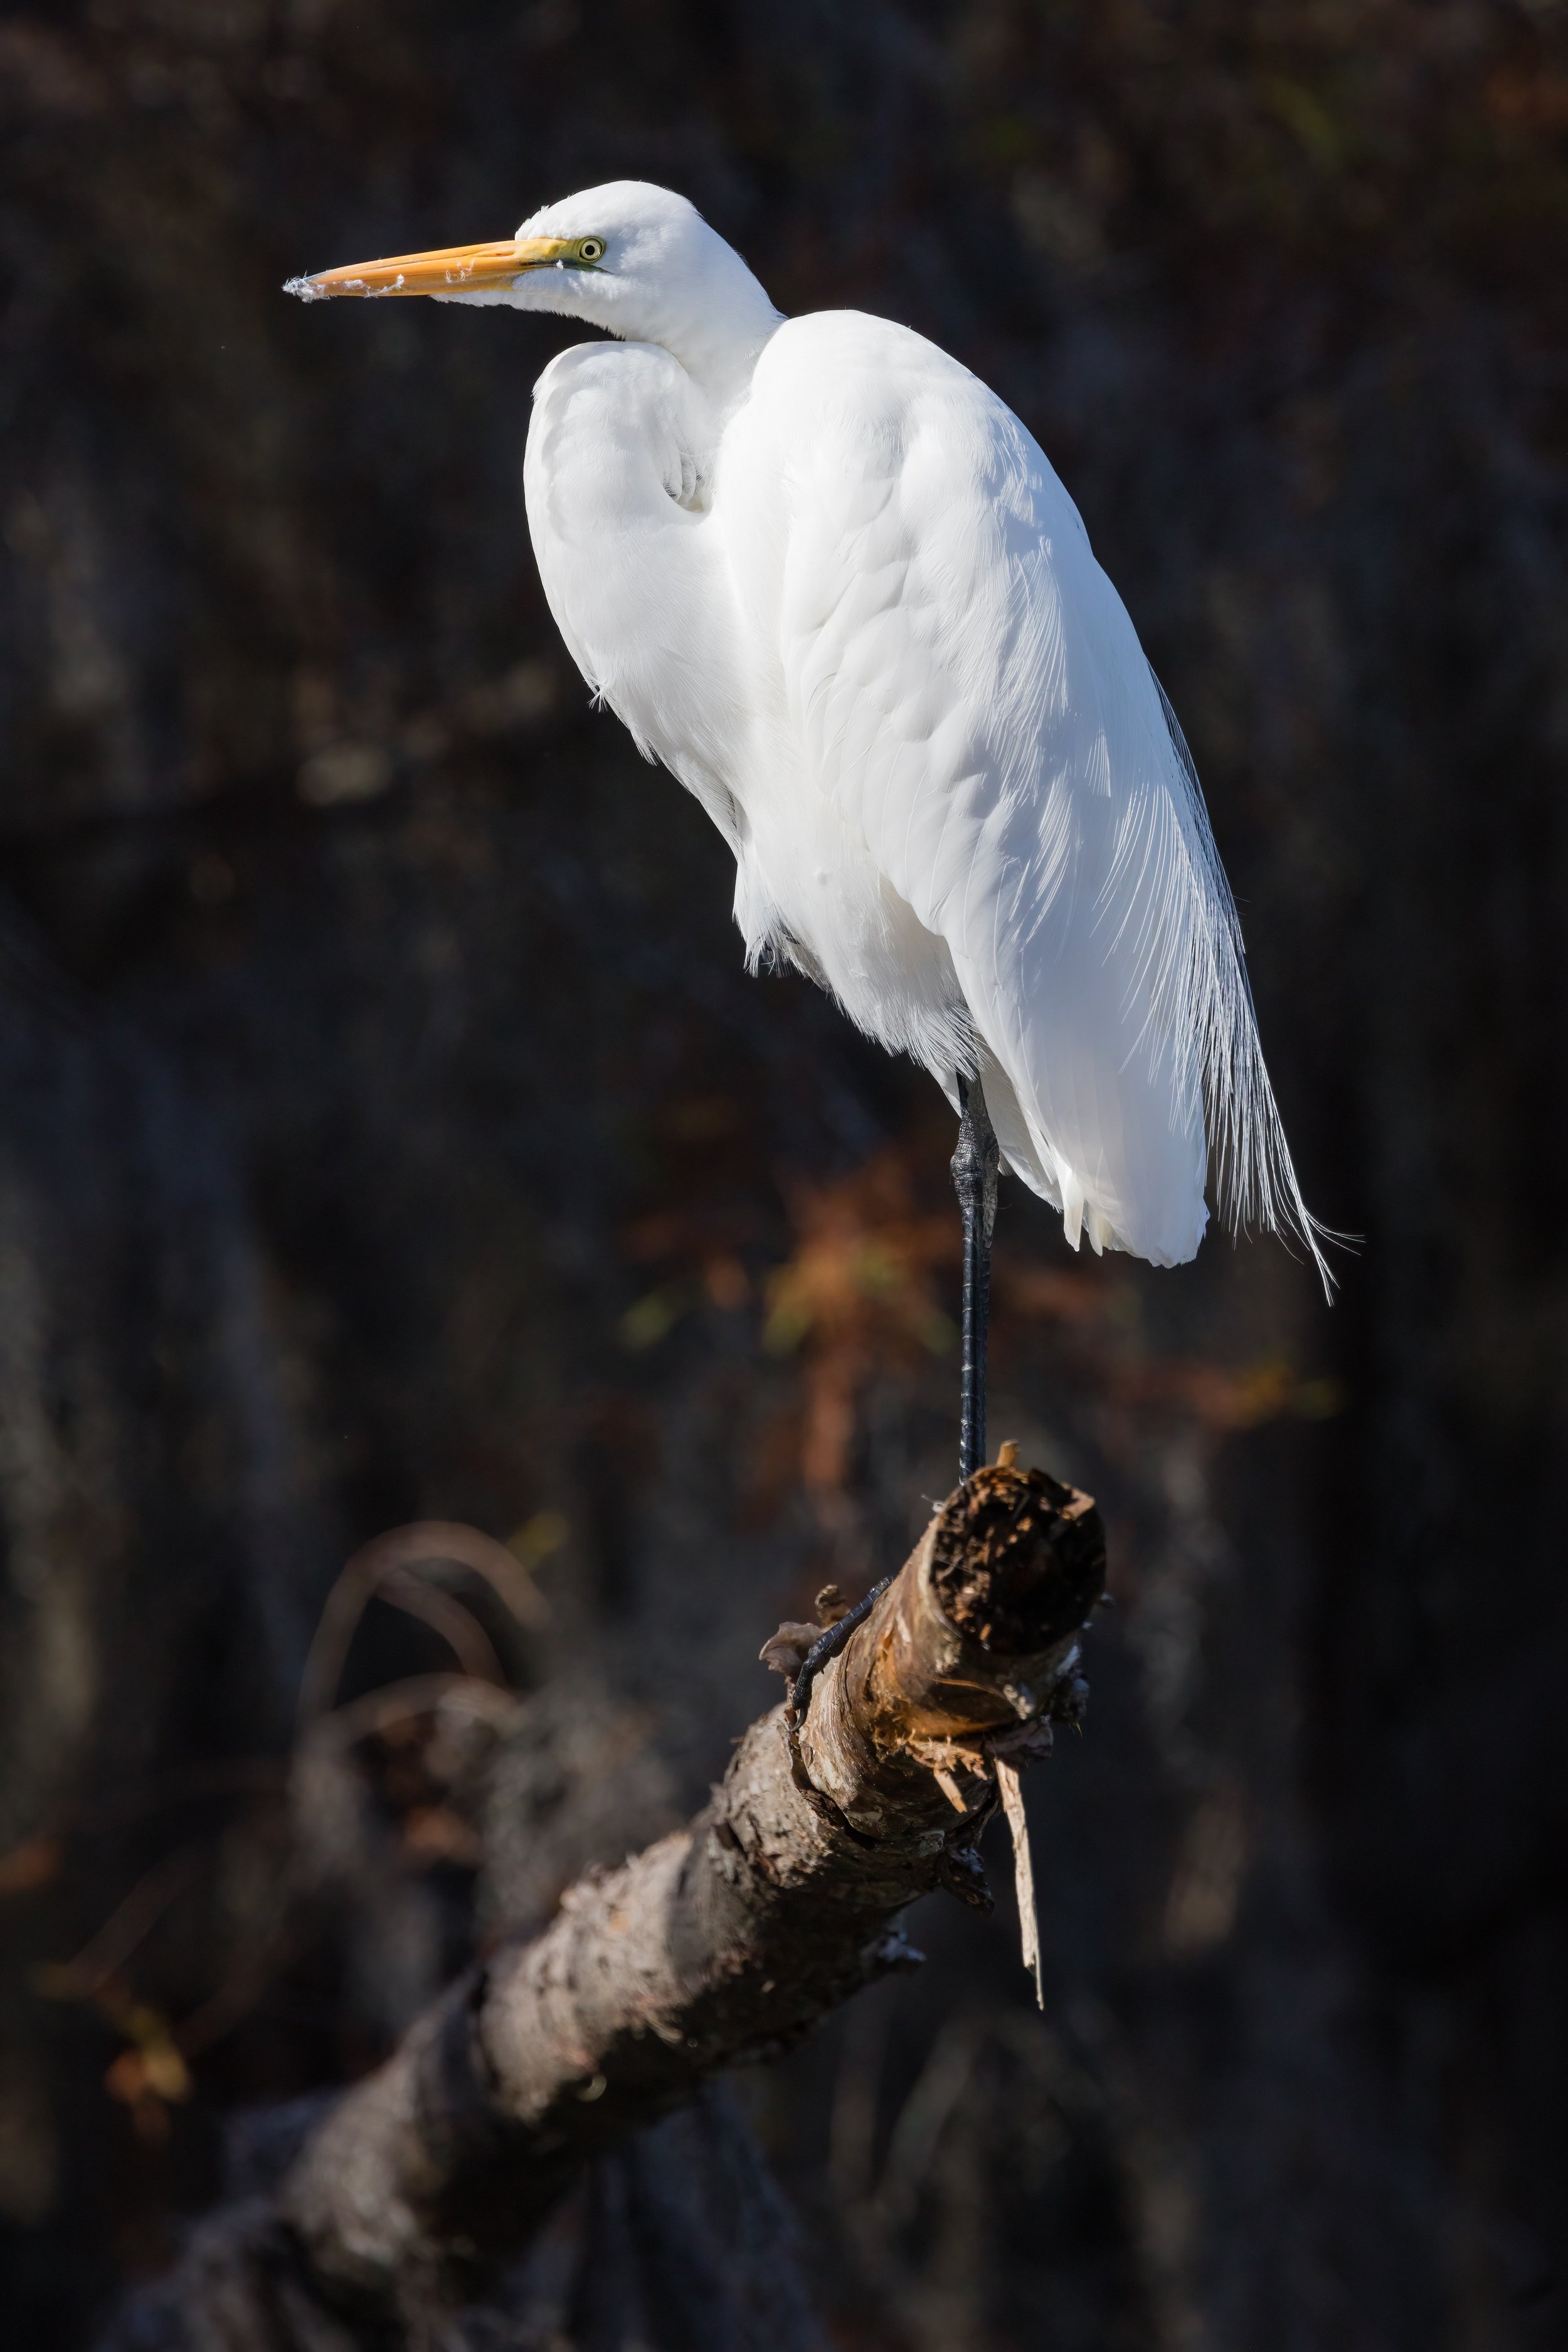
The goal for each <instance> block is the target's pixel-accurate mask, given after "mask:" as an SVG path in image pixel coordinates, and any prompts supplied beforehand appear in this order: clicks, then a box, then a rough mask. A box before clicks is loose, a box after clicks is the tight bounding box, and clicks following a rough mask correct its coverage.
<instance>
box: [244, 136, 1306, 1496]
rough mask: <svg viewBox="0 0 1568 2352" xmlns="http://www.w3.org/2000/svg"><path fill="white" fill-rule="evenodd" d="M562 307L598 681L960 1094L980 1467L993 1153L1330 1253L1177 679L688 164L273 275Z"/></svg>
mask: <svg viewBox="0 0 1568 2352" xmlns="http://www.w3.org/2000/svg"><path fill="white" fill-rule="evenodd" d="M289 290H290V291H292V292H294V293H296V294H300V295H301V296H303V297H304V298H305V299H307V300H316V299H321V298H322V297H324V296H328V295H362V296H373V297H374V296H380V297H385V296H401V295H415V294H421V295H433V296H435V298H436V299H437V300H438V301H448V302H468V303H495V304H504V305H505V306H507V307H508V308H510V309H512V310H553V311H564V312H566V313H567V314H568V315H569V316H571V317H573V318H577V319H584V320H590V321H592V323H593V324H594V325H595V326H597V327H603V328H606V329H608V331H609V332H610V334H611V335H612V336H614V337H616V338H618V339H619V340H618V341H615V342H611V343H607V344H606V343H602V342H601V343H588V344H583V345H579V346H577V347H576V348H574V349H573V350H571V351H566V352H562V353H561V354H560V356H559V357H558V358H556V359H554V360H552V362H551V363H550V365H549V367H547V368H546V369H545V371H544V373H543V375H542V377H541V378H540V380H539V383H538V384H537V385H536V386H535V388H534V407H533V416H532V421H531V425H530V428H529V435H528V450H527V456H526V458H525V460H524V465H523V485H524V492H525V497H526V502H527V509H528V520H529V527H530V530H531V532H532V537H533V545H534V551H535V553H536V554H537V556H538V559H539V568H540V572H541V575H542V579H543V583H544V591H545V594H546V595H547V596H548V598H549V600H550V607H551V611H552V613H553V614H554V616H555V620H556V623H557V625H558V626H559V628H560V630H561V634H562V635H563V637H564V639H565V640H566V644H567V646H568V647H569V648H570V650H571V653H572V656H573V658H574V660H575V662H576V664H577V667H579V669H580V670H581V671H582V673H583V675H584V677H585V678H586V680H587V682H588V684H589V686H590V688H592V689H593V692H594V696H595V699H596V700H597V701H599V702H601V703H608V705H609V706H610V708H611V709H613V710H614V711H616V713H617V714H618V716H619V717H620V718H621V719H623V720H624V721H625V722H626V726H627V727H628V728H629V729H630V730H631V732H632V735H633V737H634V738H635V740H636V741H637V745H638V747H639V749H640V750H641V751H643V753H644V754H645V756H646V757H647V758H648V759H650V760H658V761H663V763H664V764H665V766H666V767H668V768H669V769H670V770H672V772H674V774H675V775H676V776H677V777H679V781H680V782H682V783H683V784H684V785H686V787H687V788H688V790H689V791H690V792H691V793H694V794H695V795H696V797H697V799H698V800H700V802H701V803H702V805H703V807H704V808H705V809H706V810H707V812H708V814H709V815H710V817H711V818H712V819H713V822H714V824H716V825H717V826H718V827H719V830H720V832H721V834H722V835H724V838H725V840H726V841H727V842H728V843H729V845H730V847H731V850H732V851H733V853H734V857H735V866H736V882H735V919H736V921H737V923H738V924H739V926H740V929H741V933H742V938H743V939H744V940H745V945H746V955H747V959H748V961H749V962H750V963H751V965H752V967H753V968H754V967H756V966H757V965H759V964H761V963H762V962H763V961H764V960H765V959H768V958H770V957H771V958H775V959H777V960H779V961H783V962H785V963H791V964H795V965H796V966H798V967H799V969H800V970H801V971H805V972H807V973H809V975H810V976H811V978H812V979H813V980H816V981H817V982H820V983H821V985H822V986H823V987H824V988H825V989H826V990H827V991H828V992H830V994H832V995H833V996H835V997H837V1000H838V1003H840V1004H841V1005H842V1006H843V1008H844V1010H845V1011H846V1012H847V1013H848V1015H849V1017H850V1019H851V1020H853V1021H855V1022H857V1023H858V1024H859V1026H860V1027H861V1028H862V1029H864V1030H865V1031H867V1032H868V1034H869V1035H871V1036H873V1037H875V1038H878V1039H879V1041H880V1042H881V1043H882V1045H885V1046H887V1047H888V1048H889V1051H891V1052H895V1053H898V1052H902V1053H908V1054H910V1055H913V1056H914V1058H915V1059H916V1060H917V1061H918V1062H921V1063H923V1064H924V1065H925V1066H926V1068H927V1069H929V1070H930V1071H931V1074H932V1076H934V1077H935V1078H936V1080H937V1082H938V1084H939V1085H940V1086H941V1087H942V1088H943V1089H944V1091H945V1092H946V1093H947V1095H948V1097H949V1099H950V1100H951V1101H952V1103H953V1105H954V1107H955V1108H957V1109H958V1110H959V1112H960V1128H959V1146H958V1150H957V1153H956V1155H955V1157H954V1160H953V1173H954V1178H955V1181H956V1183H957V1188H958V1193H959V1200H960V1204H961V1207H962V1211H963V1227H964V1370H963V1430H962V1439H961V1446H960V1455H961V1472H962V1475H964V1476H967V1475H969V1473H970V1472H971V1471H972V1470H973V1469H974V1468H975V1466H976V1465H978V1463H980V1462H981V1461H983V1460H984V1449H985V1428H984V1351H985V1321H986V1307H987V1296H988V1283H989V1256H990V1245H991V1227H992V1220H993V1217H994V1207H995V1185H996V1168H997V1161H998V1150H999V1152H1000V1158H1001V1160H1003V1162H1005V1165H1006V1166H1007V1167H1009V1168H1011V1169H1013V1170H1014V1171H1016V1173H1017V1174H1018V1175H1019V1176H1020V1177H1021V1178H1022V1179H1023V1181H1024V1182H1025V1183H1026V1184H1027V1185H1028V1186H1029V1187H1030V1188H1031V1190H1032V1191H1034V1192H1038V1193H1040V1194H1042V1195H1043V1197H1044V1198H1045V1199H1046V1200H1047V1201H1049V1202H1051V1203H1052V1204H1053V1206H1054V1207H1056V1208H1058V1209H1059V1210H1060V1212H1061V1216H1062V1224H1063V1229H1064V1231H1065V1233H1066V1235H1067V1238H1068V1242H1069V1243H1070V1244H1072V1246H1073V1247H1074V1248H1075V1249H1076V1248H1077V1247H1078V1245H1079V1236H1080V1234H1085V1233H1087V1234H1088V1235H1089V1243H1090V1244H1091V1246H1092V1247H1093V1248H1094V1249H1095V1250H1097V1251H1099V1250H1103V1249H1121V1250H1128V1251H1131V1253H1132V1254H1133V1255H1135V1256H1138V1257H1143V1258H1147V1259H1149V1260H1151V1261H1152V1263H1153V1264H1154V1265H1180V1264H1182V1263H1184V1261H1185V1260H1187V1259H1189V1258H1191V1257H1192V1256H1193V1255H1194V1252H1195V1251H1196V1249H1197V1246H1198V1244H1199V1242H1200V1240H1201V1239H1202V1237H1203V1234H1204V1229H1205V1224H1206V1223H1207V1219H1208V1212H1207V1210H1206V1208H1205V1202H1204V1183H1205V1170H1206V1167H1207V1165H1208V1161H1209V1158H1210V1154H1211V1152H1212V1155H1213V1160H1214V1165H1215V1190H1216V1194H1217V1197H1218V1201H1219V1203H1220V1206H1221V1207H1222V1209H1223V1210H1224V1211H1225V1212H1226V1214H1227V1215H1228V1217H1229V1219H1230V1221H1231V1223H1233V1224H1235V1225H1240V1224H1243V1223H1252V1222H1257V1223H1261V1224H1263V1225H1264V1226H1266V1227H1268V1228H1269V1229H1270V1230H1272V1231H1276V1232H1278V1231H1280V1230H1282V1229H1289V1230H1290V1231H1293V1232H1294V1233H1295V1234H1297V1235H1299V1236H1300V1239H1301V1240H1302V1241H1303V1242H1304V1243H1305V1244H1306V1246H1307V1248H1308V1250H1309V1251H1310V1254H1311V1255H1312V1257H1313V1259H1314V1261H1315V1262H1316V1264H1317V1265H1318V1268H1319V1270H1320V1272H1321V1274H1322V1275H1323V1277H1324V1280H1325V1282H1326V1281H1327V1278H1328V1277H1327V1269H1326V1267H1325V1266H1324V1264H1323V1259H1322V1255H1321V1249H1320V1247H1319V1238H1318V1236H1319V1229H1318V1228H1317V1226H1316V1225H1315V1223H1314V1222H1313V1220H1312V1219H1311V1218H1310V1216H1309V1215H1308V1213H1307V1211H1306V1208H1305V1206H1304V1205H1303V1202H1302V1200H1301V1195H1300V1188H1299V1187H1298V1184H1297V1181H1296V1177H1295V1172H1294V1171H1293V1169H1292V1167H1291V1164H1290V1156H1289V1150H1288V1149H1287V1147H1286V1142H1285V1137H1284V1132H1283V1129H1282V1128H1281V1126H1280V1122H1279V1111H1278V1110H1277V1108H1276V1107H1275V1102H1274V1096H1273V1092H1272V1089H1271V1088H1270V1086H1269V1083H1268V1074H1267V1072H1266V1070H1265V1068H1264V1065H1263V1056H1262V1053H1261V1050H1260V1048H1259V1045H1258V1033H1257V1029H1256V1026H1255V1024H1254V1019H1253V1011H1252V1001H1251V995H1250V992H1249V990H1248V987H1247V977H1246V972H1245V969H1244V966H1243V961H1242V950H1241V936H1240V930H1239V927H1238V925H1237V916H1236V909H1235V906H1234V903H1233V901H1232V898H1231V895H1230V890H1229V887H1228V885H1227V884H1226V878H1225V874H1224V871H1223V869H1222V867H1221V866H1220V862H1219V857H1218V854H1217V852H1216V851H1215V844H1214V837H1213V835H1212V834H1211V832H1210V830H1209V824H1208V818H1207V814H1206V813H1205V808H1204V803H1203V797H1202V794H1201V793H1200V791H1199V789H1198V782H1197V777H1196V774H1195V772H1194V768H1193V763H1192V761H1191V759H1190V757H1189V756H1188V753H1187V749H1186V745H1185V743H1184V740H1183V737H1182V733H1181V730H1180V728H1179V726H1178V725H1177V723H1176V719H1175V715H1174V713H1173V710H1172V709H1171V706H1170V704H1169V703H1168V702H1167V700H1166V699H1165V696H1164V694H1163V690H1162V688H1161V687H1160V685H1159V683H1158V681H1157V680H1156V678H1155V677H1154V675H1153V672H1152V670H1151V668H1150V667H1149V664H1148V662H1147V661H1146V660H1145V658H1144V656H1143V653H1142V649H1141V647H1140V646H1139V643H1138V639H1137V636H1136V635H1135V633H1134V631H1133V627H1132V624H1131V620H1130V619H1129V618H1128V615H1127V612H1126V609H1125V607H1124V606H1123V604H1122V603H1121V598H1120V597H1119V596H1118V595H1117V593H1116V591H1115V589H1114V588H1113V587H1112V586H1111V584H1110V581H1109V580H1108V579H1107V577H1106V575H1105V573H1104V572H1102V571H1101V570H1100V566H1099V564H1098V563H1097V562H1095V560H1094V557H1093V554H1092V553H1091V552H1090V550H1089V539H1088V535H1087V533H1086V532H1085V530H1084V527H1083V523H1082V521H1081V520H1080V519H1079V513H1078V509H1077V508H1076V507H1075V506H1074V505H1073V502H1072V500H1071V499H1069V498H1068V494H1067V492H1066V490H1065V489H1064V488H1062V485H1061V483H1060V482H1059V481H1058V478H1057V477H1056V475H1055V474H1054V473H1053V472H1052V470H1051V467H1050V465H1049V463H1048V462H1047V458H1046V457H1045V455H1044V453H1043V451H1042V450H1041V449H1040V448H1039V447H1038V446H1037V444H1036V442H1035V441H1034V440H1033V439H1032V438H1031V436H1030V435H1029V434H1028V433H1027V432H1026V430H1025V428H1024V426H1023V425H1021V424H1020V423H1019V421H1018V419H1017V418H1016V416H1015V415H1013V414H1012V412H1011V411H1010V410H1009V409H1008V408H1006V407H1005V405H1004V404H1003V403H1002V402H1001V401H1000V400H999V399H997V397H996V395H995V394H994V393H993V392H990V391H989V390H987V388H986V386H985V385H984V383H980V382H979V380H978V379H977V378H976V377H974V376H973V375H971V374H970V373H969V371H968V370H967V369H966V368H963V367H961V366H960V365H959V364H958V362H956V361H955V360H952V359H950V358H948V356H947V355H946V353H945V352H941V351H939V350H938V349H937V348H936V347H935V345H933V344H931V343H929V342H927V341H924V340H923V338H922V337H921V336H920V335H917V334H914V333H912V332H911V331H910V330H909V329H908V328H907V327H900V326H895V325H893V324H892V323H891V322H890V321H889V320H886V319H876V318H868V317H866V316H865V315H863V314H862V313H860V312H858V311H854V310H828V311H820V312H817V313H816V314H815V315H812V316H807V317H805V318H798V319H785V318H784V317H783V316H782V315H781V314H780V313H779V312H778V311H777V310H774V308H773V304H772V302H771V301H770V300H769V299H768V297H767V295H766V294H765V293H764V292H763V288H762V287H761V285H760V284H759V283H758V281H757V279H756V278H754V277H753V276H752V272H751V271H750V270H749V269H748V268H747V267H746V265H745V263H744V262H743V261H742V259H741V257H740V256H739V255H738V254H736V253H735V252H733V251H732V250H731V247H729V246H728V245H726V244H725V243H724V241H723V239H722V238H721V237H720V236H718V235H717V234H716V233H715V232H714V231H713V230H712V229H711V228H710V227H709V226H708V225H707V224H706V222H705V221H704V220H703V219H702V218H701V216H700V214H699V213H698V212H697V211H696V209H695V208H694V206H693V205H690V204H689V203H688V201H687V200H686V198H685V197H683V196H679V195H675V194H671V193H670V192H669V191H668V189H665V188H658V187H652V186H648V185H647V184H644V183H642V182H640V181H635V180H620V181H616V182H613V183H612V184H609V185H608V186H605V187H600V188H590V189H588V190H586V191H585V192H584V194H580V195H575V196H569V197H567V198H565V199H564V201H563V202H562V203H559V204H553V205H546V206H545V207H544V208H543V210H542V211H541V212H537V213H535V214H534V215H532V217H531V219H529V220H526V221H524V223H523V224H522V226H521V228H520V229H519V230H518V232H517V235H516V236H514V237H503V238H502V239H501V240H500V242H499V243H496V244H490V245H473V246H456V247H447V248H445V249H443V250H440V251H437V252H432V253H419V254H412V255H401V256H398V257H395V258H393V259H390V260H384V261H375V262H366V263H359V264H356V265H354V266H353V267H351V268H342V269H330V270H325V271H322V272H321V274H320V275H319V276H317V277H312V278H293V279H291V280H290V281H289Z"/></svg>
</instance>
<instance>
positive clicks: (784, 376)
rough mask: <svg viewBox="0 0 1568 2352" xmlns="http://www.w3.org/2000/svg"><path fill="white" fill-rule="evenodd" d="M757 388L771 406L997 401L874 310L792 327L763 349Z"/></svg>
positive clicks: (834, 314)
mask: <svg viewBox="0 0 1568 2352" xmlns="http://www.w3.org/2000/svg"><path fill="white" fill-rule="evenodd" d="M829 390H832V391H836V392H837V394H839V395H840V396H843V395H845V394H847V395H848V396H849V397H850V398H851V399H852V400H854V401H856V402H857V403H858V402H862V401H869V402H871V403H872V404H878V405H883V404H897V403H899V402H900V401H903V400H907V399H909V398H910V396H911V395H918V394H921V393H926V394H930V393H931V392H933V391H934V392H939V393H945V394H947V395H948V396H949V397H956V398H958V399H960V400H963V399H966V398H967V399H971V400H973V401H975V402H976V404H979V405H986V404H992V403H994V401H995V395H994V394H993V393H991V392H990V391H988V389H987V387H986V386H985V385H984V383H982V382H981V380H980V378H979V377H978V376H977V375H974V374H973V373H971V371H970V370H969V369H968V368H966V367H964V366H963V364H962V363H961V362H959V361H957V360H955V359H953V358H952V356H951V354H950V353H948V352H944V351H943V350H942V347H941V345H940V344H938V343H933V342H931V341H928V339H927V338H926V337H925V336H924V335H921V334H917V333H916V331H915V330H914V329H913V328H912V327H904V326H900V324H899V323H898V321H897V320H893V319H881V318H878V317H877V316H875V314H874V313H872V312H870V311H867V310H808V311H806V312H805V313H804V315H802V316H801V317H799V318H795V319H786V320H784V324H783V325H782V326H781V327H780V328H779V329H778V331H776V333H774V334H773V336H772V337H771V338H770V340H769V341H768V342H767V343H766V344H765V345H764V346H763V351H762V353H761V355H760V357H759V359H758V361H757V365H756V370H755V373H754V374H753V376H752V393H753V396H760V397H762V398H764V399H766V398H772V397H778V396H787V395H788V394H796V393H800V392H802V391H805V392H807V393H811V392H814V391H816V392H827V391H829ZM996 404H997V405H1000V404H999V403H996Z"/></svg>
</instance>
